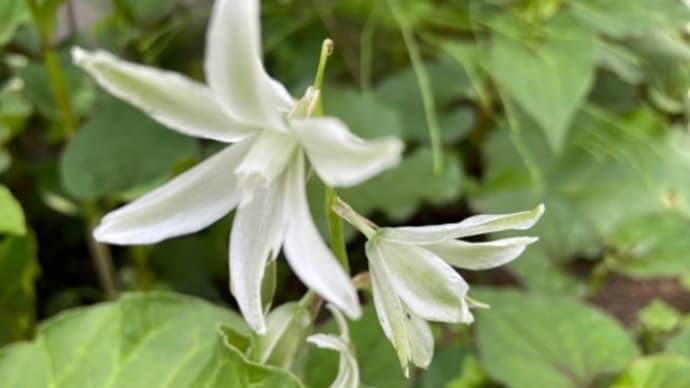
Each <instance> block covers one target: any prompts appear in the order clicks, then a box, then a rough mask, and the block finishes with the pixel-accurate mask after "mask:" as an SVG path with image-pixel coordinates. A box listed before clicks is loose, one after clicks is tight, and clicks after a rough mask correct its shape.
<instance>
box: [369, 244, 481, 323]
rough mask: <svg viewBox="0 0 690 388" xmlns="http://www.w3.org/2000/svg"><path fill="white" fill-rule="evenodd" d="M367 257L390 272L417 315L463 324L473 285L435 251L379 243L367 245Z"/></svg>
mask: <svg viewBox="0 0 690 388" xmlns="http://www.w3.org/2000/svg"><path fill="white" fill-rule="evenodd" d="M366 254H367V257H368V258H369V261H370V262H372V263H376V266H377V267H378V268H380V269H382V270H385V271H386V273H387V274H388V279H389V281H390V284H391V286H392V287H393V289H394V290H395V293H396V294H397V295H398V297H400V299H402V301H403V302H405V305H406V306H407V307H408V308H409V309H410V310H411V311H412V312H414V313H415V314H416V315H419V316H420V317H421V318H424V319H426V320H430V321H441V322H462V319H463V310H462V308H461V307H462V306H463V305H464V304H465V296H466V295H467V291H468V290H469V286H468V285H467V283H466V282H465V281H464V280H463V279H462V277H460V275H459V274H458V273H457V272H455V270H453V268H451V267H450V266H449V265H448V264H446V263H445V262H444V261H443V260H441V259H440V258H439V257H437V256H436V255H434V254H433V253H432V252H430V251H428V250H426V249H423V248H420V247H417V246H414V245H399V244H390V243H386V242H383V241H377V242H368V243H367V245H366Z"/></svg>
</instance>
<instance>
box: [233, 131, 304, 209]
mask: <svg viewBox="0 0 690 388" xmlns="http://www.w3.org/2000/svg"><path fill="white" fill-rule="evenodd" d="M296 147H297V139H295V137H294V136H291V135H289V134H285V133H281V132H277V131H261V132H260V133H259V135H258V136H257V137H256V138H255V140H254V143H253V144H252V146H251V148H250V149H249V152H247V155H246V156H245V157H244V159H243V160H242V162H241V163H240V164H239V165H238V166H237V168H236V169H235V173H236V174H237V177H238V179H239V185H240V189H241V190H242V191H243V193H244V194H243V202H246V201H248V200H250V199H251V196H252V193H253V192H254V190H255V189H256V188H260V187H267V186H268V185H270V184H272V183H273V181H274V180H275V179H276V178H277V177H278V176H279V175H281V174H282V173H284V172H285V169H286V167H287V165H288V163H289V162H290V160H291V159H292V158H293V157H294V151H295V148H296Z"/></svg>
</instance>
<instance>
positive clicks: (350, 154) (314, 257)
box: [72, 0, 402, 333]
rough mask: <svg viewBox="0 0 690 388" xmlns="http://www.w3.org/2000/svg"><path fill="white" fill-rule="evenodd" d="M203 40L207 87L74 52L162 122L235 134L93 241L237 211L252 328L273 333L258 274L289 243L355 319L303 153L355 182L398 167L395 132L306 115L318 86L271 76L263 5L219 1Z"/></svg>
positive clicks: (156, 233) (315, 285) (336, 179)
mask: <svg viewBox="0 0 690 388" xmlns="http://www.w3.org/2000/svg"><path fill="white" fill-rule="evenodd" d="M206 43H207V46H206V57H205V71H206V79H207V82H208V86H206V85H204V84H200V83H197V82H195V81H193V80H190V79H188V78H185V77H184V76H182V75H179V74H175V73H171V72H167V71H162V70H158V69H155V68H150V67H145V66H141V65H138V64H134V63H128V62H124V61H121V60H118V59H117V58H115V57H113V56H112V55H110V54H108V53H106V52H102V51H96V52H87V51H84V50H82V49H79V48H75V49H74V50H73V53H72V54H73V59H74V61H75V63H77V64H78V65H79V66H81V67H82V68H83V69H85V70H86V71H87V72H89V73H90V74H91V75H92V76H93V77H94V78H95V79H96V80H97V81H98V82H99V83H100V85H101V86H102V87H103V88H105V89H106V90H108V91H109V92H110V93H112V94H114V95H116V96H118V97H120V98H122V99H124V100H126V101H128V102H129V103H131V104H132V105H135V106H137V107H139V108H141V109H142V110H144V111H146V112H148V113H149V114H150V115H151V116H152V117H153V118H155V119H156V120H158V121H159V122H161V123H163V124H165V125H167V126H169V127H170V128H172V129H175V130H177V131H179V132H182V133H185V134H188V135H191V136H196V137H200V138H206V139H213V140H217V141H221V142H226V143H233V142H237V144H235V145H232V146H229V147H227V148H225V149H224V150H222V151H220V152H218V153H217V154H215V155H213V156H212V157H210V158H208V159H207V160H205V161H204V162H202V163H200V164H199V165H198V166H196V167H194V168H193V169H191V170H189V171H187V172H185V173H184V174H182V175H180V176H178V177H176V178H175V179H173V180H172V181H170V182H169V183H167V184H166V185H164V186H162V187H160V188H158V189H156V190H154V191H152V192H150V193H148V194H146V195H144V196H143V197H142V198H140V199H138V200H137V201H135V202H133V203H131V204H129V205H127V206H124V207H122V208H120V209H118V210H116V211H114V212H112V213H110V214H108V215H106V216H105V217H104V218H103V220H102V221H101V224H100V225H99V226H98V228H97V229H96V231H95V232H94V234H95V237H96V239H98V240H99V241H103V242H108V243H112V244H151V243H155V242H158V241H161V240H163V239H167V238H170V237H174V236H179V235H183V234H188V233H193V232H196V231H198V230H200V229H202V228H204V227H206V226H208V225H209V224H211V223H213V222H215V221H216V220H218V219H219V218H221V217H223V216H224V215H225V214H227V213H228V212H230V211H231V210H232V209H234V208H235V207H237V213H236V215H235V220H234V225H233V228H232V233H231V236H230V268H231V271H230V277H231V286H232V291H233V294H234V296H235V298H236V299H237V301H238V304H239V306H240V309H241V311H242V313H243V315H244V317H245V319H246V320H247V322H248V323H249V324H250V325H251V326H252V328H253V329H254V330H255V331H257V332H259V333H263V332H265V330H266V324H265V319H264V311H263V308H262V304H261V296H260V293H261V281H262V278H263V274H264V270H265V268H266V265H267V262H268V260H272V259H275V257H276V255H277V254H278V252H279V250H280V247H281V245H282V246H283V248H284V251H285V256H286V257H287V260H288V262H289V264H290V265H291V267H292V269H293V270H294V271H295V272H296V273H297V275H298V276H299V277H300V279H301V280H302V281H303V282H304V283H305V284H306V285H307V286H308V287H310V288H311V289H313V290H315V291H316V292H317V293H318V294H319V295H321V296H322V297H323V298H324V299H325V300H327V301H330V302H331V303H333V304H335V305H336V306H338V307H339V308H341V309H342V310H343V311H344V312H345V313H346V314H348V315H349V316H350V317H352V318H356V317H358V316H359V315H360V307H359V303H358V300H357V295H356V293H355V289H354V287H353V286H352V283H351V281H350V279H349V278H348V276H347V275H346V273H345V271H344V270H343V269H342V268H341V267H340V266H339V264H338V262H337V261H336V259H335V257H334V256H333V254H332V253H331V252H330V251H329V249H328V248H327V247H326V245H325V243H324V242H323V240H322V239H321V237H320V236H319V233H318V231H317V229H316V228H315V226H314V224H313V221H312V219H311V216H310V214H309V209H308V206H307V201H306V194H305V188H304V186H305V167H304V156H305V154H306V157H307V158H308V159H309V161H310V162H311V165H312V166H313V168H314V170H315V171H316V173H317V174H318V175H319V176H320V177H321V179H323V181H324V182H326V183H327V184H329V185H331V186H348V185H354V184H357V183H360V182H362V181H364V180H366V179H368V178H369V177H371V176H373V175H376V174H377V173H379V172H380V171H382V170H384V169H386V168H388V167H391V166H393V165H395V164H396V163H397V162H398V160H399V157H400V153H401V151H402V143H401V142H400V141H399V140H398V139H394V138H386V139H381V140H378V141H373V142H365V141H363V140H362V139H359V138H357V137H355V136H354V135H353V134H351V133H350V132H349V130H348V129H347V127H346V126H345V125H344V124H343V123H342V122H341V121H339V120H337V119H335V118H332V117H323V118H308V117H305V112H306V111H307V110H308V108H309V106H312V105H313V104H314V101H315V98H318V91H311V92H310V93H307V96H306V98H305V99H303V100H300V101H298V102H295V101H294V100H293V99H292V98H291V97H290V95H289V94H288V92H287V91H286V90H285V88H284V87H283V86H282V85H281V84H280V83H278V82H277V81H275V80H273V79H272V78H271V77H270V76H269V75H268V74H267V73H266V72H265V70H264V68H263V65H262V63H261V59H260V56H261V47H260V46H261V45H260V31H259V4H258V1H256V0H218V1H216V3H215V5H214V8H213V13H212V15H211V21H210V26H209V29H208V35H207V42H206ZM114 130H116V129H114Z"/></svg>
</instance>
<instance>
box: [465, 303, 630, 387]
mask: <svg viewBox="0 0 690 388" xmlns="http://www.w3.org/2000/svg"><path fill="white" fill-rule="evenodd" d="M473 297H475V298H477V299H478V300H480V301H482V302H486V303H488V304H490V305H491V308H490V309H487V310H481V311H477V323H476V329H477V335H478V339H479V351H480V356H481V361H482V364H483V366H484V368H485V369H486V371H487V372H488V373H489V375H490V376H492V377H494V378H495V379H497V380H498V381H501V382H503V383H504V384H506V385H507V386H508V387H511V388H521V387H524V388H534V387H559V388H568V387H573V388H577V387H587V386H593V383H594V382H595V381H599V379H604V378H606V377H607V376H609V375H611V374H615V373H617V372H619V371H621V370H622V369H623V368H625V366H626V365H627V364H628V363H629V362H630V361H631V360H632V359H634V358H635V357H636V356H637V354H638V351H637V349H636V347H635V344H634V343H633V341H632V340H631V339H630V338H629V337H628V335H627V334H626V333H625V330H624V329H623V328H622V327H620V326H619V325H618V324H617V323H616V322H615V321H614V320H613V319H612V318H610V317H608V316H607V315H605V314H603V313H601V312H600V311H598V310H596V309H593V308H591V307H588V306H586V305H584V304H582V303H581V302H579V301H577V300H576V299H571V298H567V297H557V296H546V295H539V294H529V293H522V292H518V291H513V290H504V291H498V290H491V291H490V290H478V291H475V292H473Z"/></svg>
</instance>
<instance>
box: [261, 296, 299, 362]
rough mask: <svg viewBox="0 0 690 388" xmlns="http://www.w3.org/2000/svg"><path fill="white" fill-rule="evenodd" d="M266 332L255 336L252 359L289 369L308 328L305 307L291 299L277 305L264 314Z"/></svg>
mask: <svg viewBox="0 0 690 388" xmlns="http://www.w3.org/2000/svg"><path fill="white" fill-rule="evenodd" d="M266 328H267V329H266V334H264V335H258V336H254V344H253V345H252V347H251V353H252V360H255V361H258V362H259V363H261V364H264V365H274V366H277V367H279V368H281V369H290V366H291V365H292V362H293V361H294V360H295V358H296V355H297V353H298V352H299V350H300V349H301V348H302V347H303V346H302V345H303V341H304V337H306V335H307V334H308V332H309V331H310V329H311V313H310V311H309V309H308V308H305V307H302V306H299V304H298V303H297V302H290V303H286V304H284V305H281V306H278V307H276V308H275V309H274V310H272V311H271V312H270V313H268V316H267V317H266Z"/></svg>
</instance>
